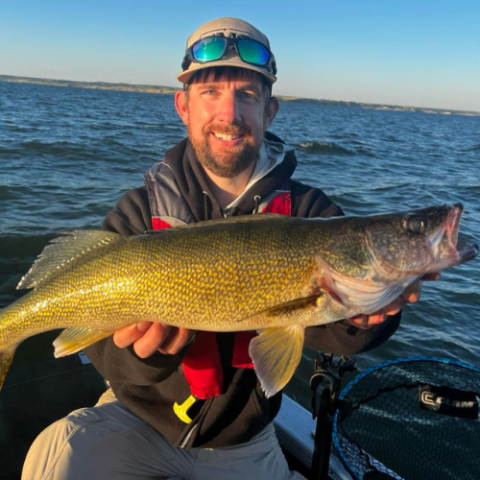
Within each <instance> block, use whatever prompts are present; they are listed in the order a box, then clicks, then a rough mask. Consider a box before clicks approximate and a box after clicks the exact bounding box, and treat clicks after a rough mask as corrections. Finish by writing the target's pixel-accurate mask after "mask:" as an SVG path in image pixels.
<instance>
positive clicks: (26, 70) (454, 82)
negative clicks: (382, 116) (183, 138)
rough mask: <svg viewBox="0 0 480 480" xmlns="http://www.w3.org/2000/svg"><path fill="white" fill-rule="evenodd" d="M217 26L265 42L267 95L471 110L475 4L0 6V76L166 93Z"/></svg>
mask: <svg viewBox="0 0 480 480" xmlns="http://www.w3.org/2000/svg"><path fill="white" fill-rule="evenodd" d="M224 16H232V17H238V18H242V19H243V20H246V21H248V22H250V23H252V24H253V25H255V26H256V27H257V28H258V29H260V30H261V31H262V32H263V33H265V34H266V35H267V37H268V38H269V40H270V44H271V47H272V51H273V53H274V55H275V57H276V60H277V67H278V81H277V82H276V84H275V87H274V93H275V94H277V95H289V96H298V97H307V98H317V99H327V100H341V101H354V102H366V103H381V104H389V105H405V106H416V107H431V108H445V109H456V110H473V111H480V26H479V25H480V1H479V0H454V1H447V0H402V1H400V0H372V1H370V0H303V1H302V0H297V1H293V0H288V1H284V0H275V1H270V0H269V1H261V0H256V1H251V0H240V1H235V2H233V1H225V0H224V1H223V2H220V1H218V0H212V1H210V2H205V1H201V0H196V1H190V0H188V1H182V0H168V1H165V0H0V74H1V75H17V76H26V77H40V78H52V79H63V80H80V81H103V82H115V83H118V82H119V83H133V84H145V85H164V86H171V87H177V86H180V83H179V82H178V81H177V79H176V75H177V74H178V73H180V64H181V61H182V58H183V55H184V49H185V43H186V40H187V38H188V36H189V35H190V34H191V33H193V31H194V30H195V29H196V28H198V27H199V26H200V25H202V24H203V23H205V22H207V21H209V20H212V19H214V18H218V17H224Z"/></svg>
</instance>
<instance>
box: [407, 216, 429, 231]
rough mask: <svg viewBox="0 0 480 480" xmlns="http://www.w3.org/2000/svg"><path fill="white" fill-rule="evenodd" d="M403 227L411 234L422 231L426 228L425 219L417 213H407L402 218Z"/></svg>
mask: <svg viewBox="0 0 480 480" xmlns="http://www.w3.org/2000/svg"><path fill="white" fill-rule="evenodd" d="M403 228H404V229H405V231H407V232H409V233H413V234H416V235H418V234H420V233H424V232H425V230H426V228H427V221H426V220H425V218H423V217H419V216H418V215H407V216H406V217H405V218H404V219H403Z"/></svg>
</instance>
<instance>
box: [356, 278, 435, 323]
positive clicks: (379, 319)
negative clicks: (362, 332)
mask: <svg viewBox="0 0 480 480" xmlns="http://www.w3.org/2000/svg"><path fill="white" fill-rule="evenodd" d="M439 278H440V273H438V272H433V273H428V274H427V275H424V276H423V277H422V278H420V279H419V280H417V281H416V282H413V283H412V284H411V285H410V286H409V287H407V288H406V289H405V291H404V292H403V293H402V294H401V295H400V296H399V297H398V298H396V299H395V300H394V301H393V302H392V303H390V304H389V305H387V306H386V307H383V308H382V309H381V310H378V311H377V312H374V313H371V314H370V315H356V316H355V317H352V318H349V321H350V322H352V323H353V324H354V325H355V326H356V327H359V328H363V329H367V328H370V327H372V326H373V325H377V324H379V323H383V322H384V321H385V319H386V318H387V316H389V315H395V314H397V313H398V312H399V311H400V310H401V309H402V307H403V306H404V305H405V304H407V303H415V302H418V300H419V299H420V293H421V291H422V285H423V280H438V279H439Z"/></svg>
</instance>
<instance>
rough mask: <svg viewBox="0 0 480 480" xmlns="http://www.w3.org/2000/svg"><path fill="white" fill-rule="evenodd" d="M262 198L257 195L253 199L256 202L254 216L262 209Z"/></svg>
mask: <svg viewBox="0 0 480 480" xmlns="http://www.w3.org/2000/svg"><path fill="white" fill-rule="evenodd" d="M261 199H262V197H260V195H255V196H254V197H253V200H254V201H255V208H254V209H253V215H256V214H257V213H258V208H259V207H260V200H261Z"/></svg>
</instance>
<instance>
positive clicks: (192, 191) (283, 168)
mask: <svg viewBox="0 0 480 480" xmlns="http://www.w3.org/2000/svg"><path fill="white" fill-rule="evenodd" d="M296 166H297V160H296V157H295V151H294V149H293V147H289V146H287V145H286V144H285V143H284V142H283V141H282V140H281V139H280V138H278V137H277V136H276V135H274V134H272V133H270V132H266V133H265V140H264V144H263V146H262V148H261V152H260V155H259V159H258V160H257V164H256V166H255V170H254V172H253V174H252V177H251V179H250V181H249V183H248V185H247V188H246V189H245V191H244V193H243V194H242V195H240V196H239V197H238V198H237V199H236V200H235V201H234V202H232V204H230V205H229V206H228V208H227V209H226V211H227V212H228V214H229V215H242V214H248V213H252V211H254V210H255V208H256V206H257V207H258V202H259V198H260V199H261V198H265V197H267V196H269V195H270V194H271V193H272V192H274V191H275V190H283V189H285V188H286V186H288V183H289V180H290V178H291V176H292V174H293V172H294V171H295V168H296ZM166 168H168V170H169V172H168V173H169V176H171V177H173V178H172V180H174V181H175V183H176V185H177V187H178V190H179V193H180V194H181V196H182V197H183V198H184V199H185V201H186V202H187V204H188V207H189V209H190V211H191V216H192V220H193V221H196V222H199V221H202V220H207V219H215V218H221V217H222V216H223V213H224V212H223V211H222V209H221V208H220V205H219V204H218V202H217V199H216V198H215V195H214V194H213V193H212V191H211V190H210V188H209V186H208V180H207V175H206V173H205V171H204V169H203V167H202V166H201V165H200V163H199V162H198V160H197V159H196V157H195V153H194V151H193V147H192V145H191V143H190V141H189V140H188V138H186V139H184V140H183V141H182V142H180V143H179V144H178V145H176V146H175V147H173V148H171V149H169V150H167V152H166V153H165V161H164V162H160V163H158V164H156V165H154V166H153V168H152V169H151V170H150V171H149V172H147V174H146V176H145V178H146V183H147V187H148V186H149V181H148V179H149V176H150V177H151V176H152V175H155V174H156V172H157V171H159V170H160V169H162V170H165V169H166ZM162 173H165V172H162ZM205 197H208V198H205ZM255 197H257V199H256V200H255Z"/></svg>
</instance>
